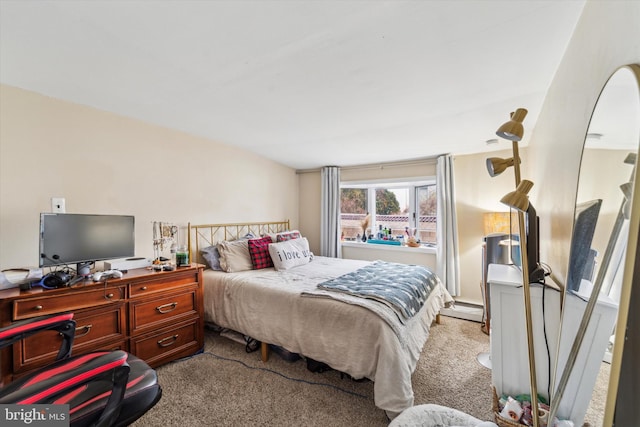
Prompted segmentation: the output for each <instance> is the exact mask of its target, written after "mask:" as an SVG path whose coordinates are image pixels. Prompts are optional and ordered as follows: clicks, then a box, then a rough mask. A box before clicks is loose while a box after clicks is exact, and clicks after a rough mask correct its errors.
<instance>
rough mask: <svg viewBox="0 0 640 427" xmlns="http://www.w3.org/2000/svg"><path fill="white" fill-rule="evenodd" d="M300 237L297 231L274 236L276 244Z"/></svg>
mask: <svg viewBox="0 0 640 427" xmlns="http://www.w3.org/2000/svg"><path fill="white" fill-rule="evenodd" d="M300 237H302V236H301V235H300V232H299V231H298V230H293V231H285V232H283V233H278V234H276V242H286V241H287V240H293V239H299V238H300Z"/></svg>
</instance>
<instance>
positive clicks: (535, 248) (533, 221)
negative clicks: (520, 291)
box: [511, 203, 544, 283]
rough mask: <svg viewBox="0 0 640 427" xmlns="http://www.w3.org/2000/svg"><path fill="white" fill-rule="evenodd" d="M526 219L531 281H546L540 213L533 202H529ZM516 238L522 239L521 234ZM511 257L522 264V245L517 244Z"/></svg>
mask: <svg viewBox="0 0 640 427" xmlns="http://www.w3.org/2000/svg"><path fill="white" fill-rule="evenodd" d="M524 221H525V236H526V239H527V266H528V268H529V283H536V282H542V281H544V270H543V268H542V267H541V266H540V232H539V222H540V218H538V214H537V213H536V209H535V208H534V207H533V204H531V203H529V208H528V209H527V212H525V215H524ZM514 237H515V240H520V236H514ZM511 258H512V259H513V260H518V263H519V265H520V266H522V262H521V261H520V259H521V253H520V247H519V246H516V247H515V250H512V255H511Z"/></svg>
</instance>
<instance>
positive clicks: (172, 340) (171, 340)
mask: <svg viewBox="0 0 640 427" xmlns="http://www.w3.org/2000/svg"><path fill="white" fill-rule="evenodd" d="M177 340H178V334H175V335H174V336H172V337H166V338H162V339H161V340H158V345H159V346H160V347H169V346H170V345H173V344H174V343H175V342H176V341H177Z"/></svg>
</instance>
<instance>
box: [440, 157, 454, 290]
mask: <svg viewBox="0 0 640 427" xmlns="http://www.w3.org/2000/svg"><path fill="white" fill-rule="evenodd" d="M436 179H437V182H436V197H437V202H438V205H437V206H438V207H437V223H436V227H437V235H438V244H437V246H436V247H437V250H436V257H437V261H436V262H437V271H436V274H437V275H438V277H440V280H442V282H443V283H444V285H445V286H446V288H447V290H448V291H449V293H450V294H451V295H452V296H456V295H460V265H459V256H458V226H457V220H456V202H455V201H456V198H455V186H454V179H453V156H451V155H450V154H447V155H443V156H440V157H438V164H437V167H436Z"/></svg>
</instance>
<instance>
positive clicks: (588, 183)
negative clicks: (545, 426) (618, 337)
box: [554, 67, 640, 425]
mask: <svg viewBox="0 0 640 427" xmlns="http://www.w3.org/2000/svg"><path fill="white" fill-rule="evenodd" d="M639 142H640V93H639V90H638V81H637V69H635V70H634V69H632V68H630V67H623V68H621V69H619V70H618V71H617V72H616V73H614V75H613V76H612V77H611V78H610V79H609V81H608V82H607V84H606V85H605V87H604V89H603V90H602V93H601V95H600V97H599V99H598V103H597V105H596V107H595V109H594V112H593V115H592V118H591V121H590V124H589V129H588V133H587V138H586V141H585V144H584V150H583V154H582V160H581V166H580V177H579V182H578V191H577V198H576V211H575V220H574V231H573V237H572V242H571V253H570V259H569V267H568V274H567V282H566V295H565V305H564V309H563V321H562V327H561V336H560V341H559V354H558V359H557V360H558V366H557V371H556V372H557V375H556V393H555V397H554V400H556V404H557V405H558V408H557V412H556V414H558V415H569V414H572V415H573V416H572V417H571V419H572V420H574V422H576V423H578V424H577V425H582V419H583V418H584V414H585V412H586V411H587V410H590V411H600V413H598V414H597V415H598V416H599V417H600V418H602V415H603V414H602V413H601V412H602V411H603V410H604V404H605V402H604V399H602V400H603V401H602V402H601V406H600V405H599V404H596V405H593V404H592V405H591V407H589V408H587V406H588V404H589V400H590V397H591V391H592V390H593V389H594V386H595V387H596V388H597V387H600V388H602V387H603V386H604V391H605V393H606V385H607V384H608V381H607V380H608V378H607V375H608V372H609V371H608V366H607V365H606V364H607V363H610V362H611V349H612V347H613V340H614V333H615V319H616V318H617V309H618V303H619V301H620V290H621V284H622V274H623V270H624V269H623V263H624V255H625V251H626V246H627V239H628V228H629V210H630V198H631V195H632V194H633V188H632V184H631V182H632V181H633V177H634V174H635V170H636V160H637V152H638V145H639ZM587 326H588V327H587ZM583 343H584V344H585V345H582V344H583ZM586 343H589V344H586ZM578 350H579V351H578ZM603 361H604V365H603ZM581 388H582V390H581ZM584 393H588V394H587V395H581V394H584ZM565 395H566V396H567V398H566V399H563V397H564V396H565ZM570 396H571V397H572V398H570ZM596 403H597V402H596Z"/></svg>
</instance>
